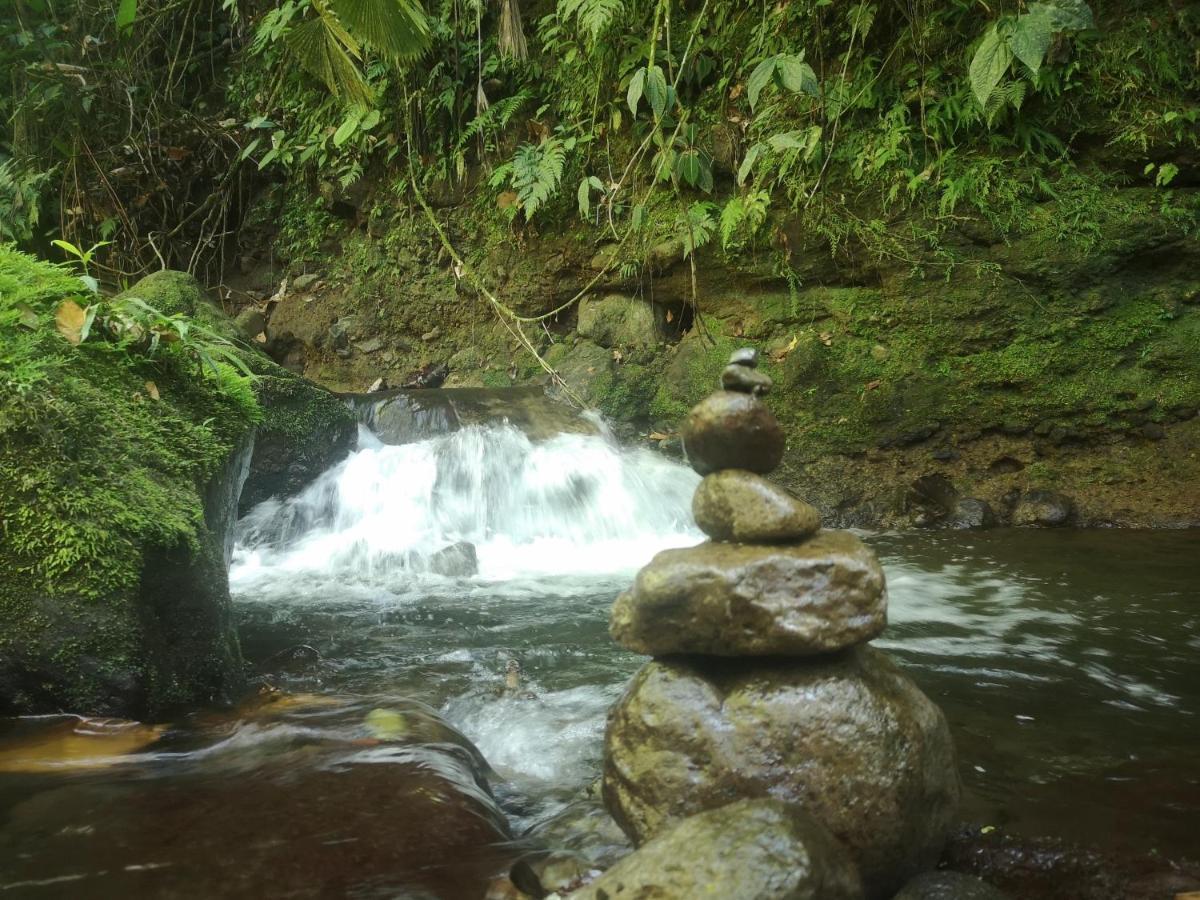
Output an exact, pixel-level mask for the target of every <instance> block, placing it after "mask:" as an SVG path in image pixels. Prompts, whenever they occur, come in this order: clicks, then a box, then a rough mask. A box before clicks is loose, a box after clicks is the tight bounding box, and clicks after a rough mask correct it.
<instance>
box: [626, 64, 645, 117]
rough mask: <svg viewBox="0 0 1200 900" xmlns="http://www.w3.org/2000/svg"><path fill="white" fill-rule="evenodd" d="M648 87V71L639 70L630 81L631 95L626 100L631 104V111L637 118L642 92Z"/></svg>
mask: <svg viewBox="0 0 1200 900" xmlns="http://www.w3.org/2000/svg"><path fill="white" fill-rule="evenodd" d="M645 85H646V70H645V69H638V70H637V71H636V72H634V73H633V78H631V79H630V80H629V93H628V94H627V95H626V97H625V99H626V101H627V102H628V103H629V111H630V112H631V113H633V114H634V116H635V117H636V116H637V111H638V104H639V103H641V101H642V91H643V89H644V88H645Z"/></svg>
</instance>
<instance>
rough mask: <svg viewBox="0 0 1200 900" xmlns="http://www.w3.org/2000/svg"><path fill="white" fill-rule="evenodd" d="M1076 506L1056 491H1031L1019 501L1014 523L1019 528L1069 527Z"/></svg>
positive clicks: (1014, 510)
mask: <svg viewBox="0 0 1200 900" xmlns="http://www.w3.org/2000/svg"><path fill="white" fill-rule="evenodd" d="M1074 512H1075V504H1074V503H1072V502H1071V499H1070V498H1069V497H1066V496H1064V495H1062V494H1059V493H1057V492H1055V491H1030V492H1029V493H1027V494H1023V495H1022V496H1021V498H1020V499H1019V500H1018V501H1017V505H1016V507H1015V508H1014V509H1013V513H1012V523H1013V524H1014V525H1017V526H1035V527H1039V528H1057V527H1059V526H1062V525H1069V524H1070V523H1071V517H1072V516H1073V514H1074Z"/></svg>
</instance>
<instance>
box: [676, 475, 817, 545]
mask: <svg viewBox="0 0 1200 900" xmlns="http://www.w3.org/2000/svg"><path fill="white" fill-rule="evenodd" d="M692 515H693V516H694V517H695V519H696V524H697V525H699V526H700V529H701V530H702V531H703V532H704V533H705V534H707V535H708V536H709V537H711V538H713V539H715V540H718V541H737V542H739V543H743V544H773V543H779V542H781V541H802V540H804V539H805V538H806V537H808V536H809V535H811V534H813V533H814V532H816V530H817V529H818V528H820V527H821V514H820V513H819V512H817V511H816V509H814V508H813V507H812V506H810V505H809V504H807V503H805V502H804V501H803V500H797V499H796V498H795V497H793V496H792V495H791V494H789V493H788V492H787V491H785V490H784V489H783V488H781V487H779V486H778V485H775V484H772V483H771V482H769V481H767V480H766V479H765V478H761V477H759V476H758V475H755V474H754V473H752V472H744V471H741V470H739V469H726V470H725V471H723V472H714V473H713V474H712V475H709V476H707V477H706V478H705V479H704V480H703V481H701V482H700V486H699V487H698V488H697V489H696V495H695V497H694V498H693V499H692Z"/></svg>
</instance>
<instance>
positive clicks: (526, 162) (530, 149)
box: [491, 137, 576, 222]
mask: <svg viewBox="0 0 1200 900" xmlns="http://www.w3.org/2000/svg"><path fill="white" fill-rule="evenodd" d="M575 143H576V141H575V138H571V137H568V138H560V137H548V138H546V139H545V140H544V141H542V142H541V143H540V144H522V145H521V146H520V147H518V148H517V152H516V155H515V156H513V158H512V160H511V161H510V162H507V163H505V164H504V165H502V166H500V167H498V168H497V169H496V171H495V173H493V175H492V178H491V184H492V187H501V186H503V185H505V184H506V183H507V184H508V185H509V187H510V189H511V191H512V192H513V193H514V194H515V195H516V196H515V198H513V199H514V202H511V203H507V204H502V207H501V208H502V209H504V210H506V211H508V212H509V214H510V215H511V216H514V217H515V216H516V214H517V212H518V211H520V212H522V213H524V215H525V221H526V222H529V221H532V220H533V217H534V216H535V215H537V212H538V210H539V209H541V208H542V207H543V206H545V205H546V203H547V202H548V201H549V200H550V198H551V197H553V196H554V195H555V194H556V193H558V188H559V185H561V184H562V179H563V172H564V171H565V169H566V164H567V154H568V153H569V152H570V151H571V150H573V149H574V148H575Z"/></svg>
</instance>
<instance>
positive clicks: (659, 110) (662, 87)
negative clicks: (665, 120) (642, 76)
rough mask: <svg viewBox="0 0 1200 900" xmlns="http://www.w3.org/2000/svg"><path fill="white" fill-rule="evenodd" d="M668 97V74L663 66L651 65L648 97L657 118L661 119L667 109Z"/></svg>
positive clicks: (647, 79)
mask: <svg viewBox="0 0 1200 900" xmlns="http://www.w3.org/2000/svg"><path fill="white" fill-rule="evenodd" d="M668 98H669V95H668V93H667V76H666V74H665V73H664V72H663V70H662V66H658V65H654V66H651V67H650V70H649V72H648V73H647V75H646V99H647V100H649V101H650V108H651V109H653V110H654V116H655V118H658V119H661V118H662V116H663V113H664V112H666V111H667V100H668Z"/></svg>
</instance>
